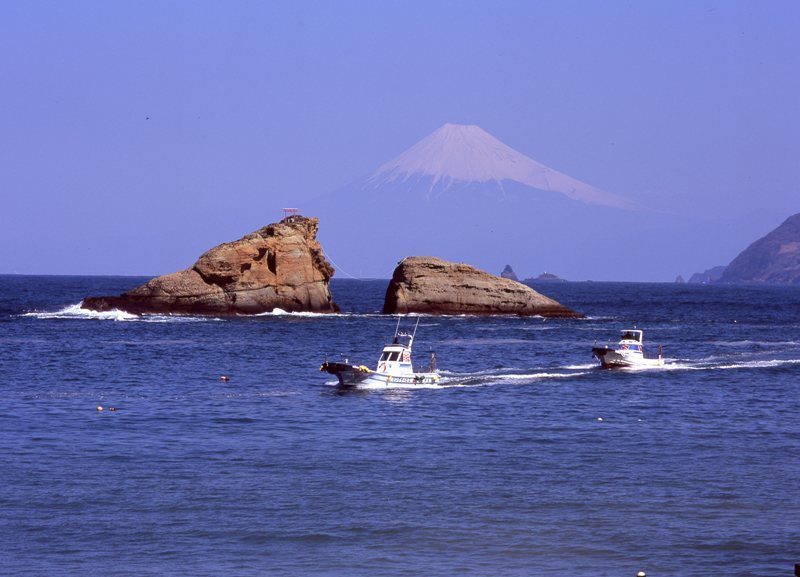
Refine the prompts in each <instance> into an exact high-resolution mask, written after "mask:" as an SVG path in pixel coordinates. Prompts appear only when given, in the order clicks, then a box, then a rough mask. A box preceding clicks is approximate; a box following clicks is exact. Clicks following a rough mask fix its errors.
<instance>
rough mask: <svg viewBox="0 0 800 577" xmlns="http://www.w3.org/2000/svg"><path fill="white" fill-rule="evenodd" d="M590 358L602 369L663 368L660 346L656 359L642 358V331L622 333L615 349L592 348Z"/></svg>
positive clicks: (630, 330)
mask: <svg viewBox="0 0 800 577" xmlns="http://www.w3.org/2000/svg"><path fill="white" fill-rule="evenodd" d="M592 356H593V357H594V358H596V359H597V360H599V361H600V366H601V367H603V368H604V369H614V368H643V367H663V366H664V357H663V355H662V350H661V345H659V347H658V357H657V358H649V357H645V356H644V342H643V331H640V330H637V329H627V330H624V331H622V337H621V338H620V341H619V344H617V347H616V348H611V347H609V346H603V347H593V348H592Z"/></svg>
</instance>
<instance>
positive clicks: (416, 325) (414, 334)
mask: <svg viewBox="0 0 800 577" xmlns="http://www.w3.org/2000/svg"><path fill="white" fill-rule="evenodd" d="M418 326H419V317H417V324H415V325H414V333H413V334H412V335H411V338H412V339H413V338H414V337H415V336H417V327H418Z"/></svg>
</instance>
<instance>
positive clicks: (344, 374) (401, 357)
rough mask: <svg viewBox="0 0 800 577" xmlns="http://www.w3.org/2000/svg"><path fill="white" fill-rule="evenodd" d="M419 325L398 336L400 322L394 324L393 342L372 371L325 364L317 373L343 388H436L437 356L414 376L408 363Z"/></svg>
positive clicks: (340, 364)
mask: <svg viewBox="0 0 800 577" xmlns="http://www.w3.org/2000/svg"><path fill="white" fill-rule="evenodd" d="M418 325H419V319H417V325H416V326H414V332H413V333H411V334H409V333H401V332H398V329H399V328H400V319H398V320H397V328H395V332H394V339H393V341H392V343H391V344H388V345H385V346H384V347H383V351H382V352H381V356H380V358H379V359H378V366H377V368H376V369H375V370H372V369H370V368H369V367H367V366H366V365H351V364H350V363H348V362H347V360H345V362H344V363H333V362H328V361H326V362H324V363H322V365H321V366H320V368H319V370H320V371H324V372H326V373H330V374H332V375H336V378H337V379H339V385H340V386H343V387H355V386H364V387H370V386H374V387H392V386H409V385H411V386H413V385H436V384H438V382H439V373H438V372H437V371H436V356H435V355H434V354H433V353H431V361H430V366H429V367H428V370H427V372H415V370H414V367H413V365H412V363H411V347H412V345H413V344H414V335H415V334H416V333H417V326H418ZM403 341H404V342H403Z"/></svg>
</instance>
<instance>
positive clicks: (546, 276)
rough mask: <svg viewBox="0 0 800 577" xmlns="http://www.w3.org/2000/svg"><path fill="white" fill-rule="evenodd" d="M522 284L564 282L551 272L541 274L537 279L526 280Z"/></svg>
mask: <svg viewBox="0 0 800 577" xmlns="http://www.w3.org/2000/svg"><path fill="white" fill-rule="evenodd" d="M524 282H566V281H565V280H564V279H563V278H561V277H559V276H557V275H554V274H553V273H551V272H543V273H542V274H540V275H539V276H537V277H533V278H526V279H525V281H524Z"/></svg>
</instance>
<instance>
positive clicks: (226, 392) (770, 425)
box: [0, 276, 800, 577]
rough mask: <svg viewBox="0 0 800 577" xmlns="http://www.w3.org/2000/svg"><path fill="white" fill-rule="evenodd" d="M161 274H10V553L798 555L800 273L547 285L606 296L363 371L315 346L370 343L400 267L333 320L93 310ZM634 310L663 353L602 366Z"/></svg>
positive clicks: (783, 562) (123, 565)
mask: <svg viewBox="0 0 800 577" xmlns="http://www.w3.org/2000/svg"><path fill="white" fill-rule="evenodd" d="M142 280H144V279H134V278H113V277H17V276H7V277H0V375H2V378H3V383H2V389H3V411H2V412H0V455H2V467H0V507H2V509H1V510H2V515H0V543H2V550H3V554H2V555H0V574H3V575H120V576H128V575H130V576H141V575H159V576H161V575H175V576H189V575H242V576H251V575H253V576H255V575H270V576H273V575H278V576H280V575H313V576H322V575H325V576H327V575H354V576H360V575H363V576H374V575H386V576H390V575H391V576H395V575H397V576H401V575H510V576H523V575H524V576H529V575H530V576H538V575H558V576H561V575H564V576H572V575H578V574H581V575H599V576H619V575H622V576H624V575H630V576H633V575H635V574H636V572H637V571H640V570H644V571H646V572H647V574H648V575H649V576H651V577H652V576H658V575H670V576H684V575H698V576H700V575H703V576H706V575H726V576H745V575H748V576H756V575H759V576H761V575H763V576H778V575H790V574H791V573H792V569H793V565H794V563H795V562H800V545H798V544H800V523H798V522H797V519H798V517H800V496H799V495H800V462H799V461H798V455H799V454H800V419H798V415H800V394H799V393H800V385H799V384H798V383H799V382H800V289H798V288H754V287H708V286H687V285H657V284H616V283H565V284H552V285H540V286H538V287H537V288H539V289H540V290H541V291H542V292H545V293H546V294H548V295H549V296H553V297H554V298H556V299H558V300H560V301H561V302H563V303H564V304H567V305H568V306H571V307H573V308H575V309H577V310H580V311H582V312H584V313H586V314H587V315H589V318H587V319H584V320H557V321H554V320H543V319H538V318H527V319H525V318H501V317H494V318H469V317H443V318H440V317H427V316H425V317H422V318H421V320H420V325H419V329H418V332H417V339H416V346H415V356H416V360H417V362H419V363H422V362H423V361H424V360H425V359H426V357H427V356H428V354H429V352H430V351H435V353H436V358H437V361H438V366H439V368H440V369H441V370H442V372H443V375H444V378H443V381H442V384H441V386H438V387H428V388H423V389H417V388H413V387H410V388H406V389H392V390H374V389H373V390H366V391H341V390H339V389H337V388H336V387H335V386H333V385H332V382H331V377H330V375H327V374H324V373H320V372H318V370H317V369H318V367H319V365H320V363H321V362H323V361H324V360H325V358H326V357H327V358H329V359H331V360H339V359H340V358H342V357H347V358H349V359H350V360H352V361H358V362H360V363H361V362H363V363H365V364H369V365H374V364H375V362H376V360H377V356H378V354H379V352H380V348H381V346H382V345H383V343H384V341H386V340H387V339H389V338H391V336H392V334H393V332H394V328H395V325H396V322H397V317H384V316H382V315H380V314H378V311H379V310H380V307H381V304H382V299H383V292H384V290H385V286H386V283H385V281H335V282H334V284H333V291H334V297H335V299H336V300H337V302H339V304H340V305H342V308H343V309H344V310H347V311H349V312H348V313H346V314H342V315H334V316H324V315H287V314H270V315H263V316H259V317H255V318H234V319H205V318H198V317H169V316H155V317H143V318H139V317H135V316H132V315H125V314H122V313H109V314H102V315H98V314H87V313H85V312H81V311H80V310H79V309H78V308H77V307H76V306H75V305H77V304H78V303H79V302H80V300H81V298H82V297H83V296H87V295H90V294H91V295H95V294H117V293H119V292H121V291H123V290H126V289H128V288H130V287H132V286H135V285H137V284H139V283H140V282H142ZM414 322H415V319H406V321H405V322H404V323H403V326H405V327H406V328H409V327H413V323H414ZM406 323H407V324H406ZM634 325H636V326H638V327H639V328H642V329H644V330H645V340H646V344H650V345H651V347H652V350H655V347H656V346H657V344H658V343H662V344H663V345H664V354H665V356H666V357H667V361H668V365H667V367H666V369H664V370H645V371H627V372H617V371H602V370H599V369H597V368H595V366H594V363H593V360H592V359H591V357H590V353H589V351H590V349H591V347H592V345H593V344H594V343H595V342H598V343H605V342H606V341H613V340H615V339H616V336H617V334H618V331H619V330H621V329H624V328H630V327H632V326H634ZM223 374H224V375H229V376H230V381H229V382H222V381H220V379H219V377H220V375H223ZM98 405H102V406H103V407H104V408H105V410H103V411H102V412H99V411H97V409H96V407H97V406H98ZM110 407H114V408H116V409H117V410H115V411H110V410H109V408H110Z"/></svg>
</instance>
